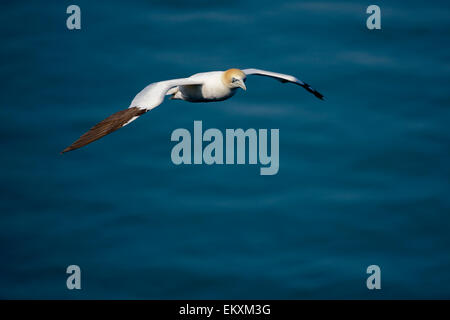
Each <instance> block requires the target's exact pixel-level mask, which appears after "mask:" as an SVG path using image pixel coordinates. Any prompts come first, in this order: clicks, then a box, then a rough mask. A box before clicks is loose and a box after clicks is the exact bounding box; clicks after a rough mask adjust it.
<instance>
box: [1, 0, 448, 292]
mask: <svg viewBox="0 0 450 320" xmlns="http://www.w3.org/2000/svg"><path fill="white" fill-rule="evenodd" d="M76 4H78V5H79V6H80V8H81V20H82V21H81V23H82V29H81V30H79V31H69V30H67V28H66V18H67V17H68V15H67V14H66V8H67V6H68V5H69V3H68V2H64V1H25V2H24V1H20V2H16V1H14V2H13V1H3V2H2V3H1V4H0V17H1V22H2V27H1V28H0V39H1V50H0V61H1V65H0V79H1V80H0V81H1V89H0V90H1V95H0V116H1V120H2V121H1V126H0V141H1V158H0V165H1V169H0V188H1V190H0V298H8V299H16V298H31V299H42V298H62V299H72V298H73V299H83V298H87V299H92V298H106V299H109V298H125V299H129V298H130V299H136V298H137V299H177V298H178V299H179V298H181V299H184V298H191V299H214V298H222V299H225V298H235V299H241V298H254V299H262V298H267V299H305V298H307V299H309V298H344V299H348V298H363V299H366V298H369V299H371V298H377V299H378V298H450V253H449V247H450V229H449V227H450V182H449V181H450V169H449V163H450V109H449V108H450V94H449V85H450V45H449V43H450V41H449V38H450V20H449V18H448V17H449V14H450V12H449V11H450V5H449V2H448V1H408V2H405V1H378V2H377V4H378V5H379V6H380V7H381V17H382V22H381V23H382V29H381V30H378V31H369V30H368V29H367V28H366V18H367V17H368V15H367V14H366V8H367V6H368V4H369V3H368V2H366V1H339V2H337V1H285V2H280V1H230V0H227V1H215V2H212V1H206V0H204V1H123V2H118V1H95V3H94V2H93V1H85V0H78V1H76ZM231 67H238V68H239V67H240V68H248V67H254V68H261V69H267V70H273V71H278V72H283V73H289V74H293V75H296V76H298V77H299V78H300V79H302V80H305V81H306V82H308V83H310V84H311V85H312V86H313V87H315V88H317V89H318V90H319V91H320V92H322V93H323V94H324V95H325V96H326V100H325V101H320V100H318V99H316V98H315V97H314V96H312V95H310V94H308V93H307V92H306V91H305V90H303V89H302V88H299V87H297V86H294V85H289V84H281V83H279V82H277V81H274V80H272V79H268V78H259V77H256V78H251V79H249V80H248V81H247V91H246V92H245V93H244V92H239V93H238V94H237V95H236V96H234V97H233V98H232V99H231V100H228V101H224V102H219V103H214V104H191V103H186V102H182V101H166V102H165V103H164V104H163V105H161V106H160V107H158V108H156V109H154V110H152V111H151V112H150V113H148V114H146V115H145V117H142V118H141V119H139V120H137V121H135V122H134V123H133V124H132V125H129V126H127V127H126V128H124V129H121V130H120V131H118V132H116V133H113V134H112V135H110V136H107V137H106V138H104V139H102V140H100V141H98V142H95V143H93V144H92V145H89V146H88V147H86V148H83V149H80V150H78V151H75V152H71V153H67V154H64V155H60V154H59V152H60V151H61V150H62V149H64V148H65V147H66V146H67V145H68V144H70V143H71V142H73V141H74V140H75V139H76V138H78V137H79V136H80V135H81V134H82V133H83V132H85V131H86V130H87V129H88V128H90V127H91V126H92V125H93V124H95V123H96V122H98V121H100V120H102V119H103V118H105V117H106V116H108V115H110V114H112V113H114V112H116V111H118V110H121V109H124V108H127V107H128V105H129V103H130V101H131V99H132V98H133V97H134V95H135V94H136V93H137V92H138V91H139V90H141V89H142V88H143V87H144V86H146V85H147V84H148V83H150V82H154V81H158V80H164V79H171V78H179V77H185V76H189V75H191V74H193V73H197V72H201V71H210V70H224V69H228V68H231ZM194 120H202V121H203V127H204V128H218V129H220V130H222V131H223V132H225V129H226V128H243V129H247V128H257V129H258V128H269V129H270V128H279V129H280V170H279V173H278V174H277V175H274V176H260V175H259V166H258V165H239V166H238V165H234V166H233V165H222V166H219V165H216V166H207V165H190V166H189V165H184V166H176V165H174V164H173V163H172V161H171V158H170V153H171V149H172V147H173V145H174V143H173V142H171V141H170V135H171V133H172V131H173V130H175V129H176V128H187V129H189V130H190V131H191V132H192V131H193V122H194ZM71 264H76V265H79V266H80V268H81V272H82V290H81V291H77V290H74V291H69V290H67V288H66V278H67V274H66V268H67V266H69V265H71ZM371 264H376V265H379V266H380V268H381V285H382V289H381V290H379V291H376V292H374V291H369V290H368V289H367V288H366V279H367V277H368V275H367V274H366V268H367V267H368V266H369V265H371Z"/></svg>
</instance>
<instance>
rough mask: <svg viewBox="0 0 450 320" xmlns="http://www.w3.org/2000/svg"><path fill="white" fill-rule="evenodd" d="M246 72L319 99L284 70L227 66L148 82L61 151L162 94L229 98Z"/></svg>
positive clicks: (116, 125) (122, 122)
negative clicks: (296, 87) (124, 106)
mask: <svg viewBox="0 0 450 320" xmlns="http://www.w3.org/2000/svg"><path fill="white" fill-rule="evenodd" d="M249 75H258V76H266V77H271V78H275V79H277V80H279V81H281V82H283V83H285V82H291V83H294V84H297V85H299V86H301V87H303V88H305V89H306V90H307V91H308V92H311V93H312V94H314V95H315V96H316V97H317V98H319V99H323V95H322V94H320V93H319V92H318V91H316V90H314V89H313V88H312V87H311V86H310V85H308V84H307V83H305V82H303V81H300V80H298V79H297V78H296V77H294V76H290V75H287V74H282V73H276V72H270V71H264V70H259V69H244V70H240V69H229V70H226V71H211V72H203V73H197V74H194V75H192V76H190V77H189V78H181V79H173V80H166V81H160V82H155V83H151V84H150V85H148V86H147V87H145V88H144V89H143V90H142V91H141V92H139V93H138V94H137V95H136V97H134V99H133V101H131V104H130V106H129V107H128V109H125V110H121V111H119V112H116V113H114V114H113V115H111V116H109V117H108V118H106V119H105V120H103V121H102V122H99V123H98V124H96V125H95V126H93V127H92V128H91V129H90V130H89V131H88V132H86V133H85V134H83V135H82V136H81V137H80V138H79V139H78V140H77V141H75V142H74V143H72V144H71V145H70V146H69V147H67V148H66V149H64V150H63V151H62V153H64V152H68V151H72V150H75V149H78V148H81V147H83V146H85V145H87V144H89V143H91V142H93V141H95V140H98V139H100V138H102V137H104V136H106V135H107V134H109V133H111V132H113V131H116V130H117V129H120V128H122V127H124V126H126V125H127V124H129V123H130V122H132V121H134V120H136V119H137V118H139V117H140V116H141V115H143V114H144V113H146V112H147V111H149V110H151V109H153V108H156V107H157V106H159V105H160V104H161V103H162V102H163V101H164V97H165V96H166V95H170V96H171V99H175V100H184V101H189V102H213V101H222V100H226V99H228V98H231V97H232V96H233V95H234V94H235V93H236V90H237V89H238V88H241V89H243V90H247V87H246V86H245V81H246V79H247V76H249Z"/></svg>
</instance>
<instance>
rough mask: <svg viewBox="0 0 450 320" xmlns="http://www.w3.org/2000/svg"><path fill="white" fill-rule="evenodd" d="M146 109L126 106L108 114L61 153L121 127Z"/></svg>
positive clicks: (79, 146)
mask: <svg viewBox="0 0 450 320" xmlns="http://www.w3.org/2000/svg"><path fill="white" fill-rule="evenodd" d="M146 112H147V110H145V109H140V108H137V107H133V108H128V109H125V110H121V111H119V112H116V113H114V114H112V115H110V116H109V117H108V118H106V119H105V120H103V121H102V122H99V123H97V124H96V125H95V126H93V127H92V128H91V129H90V130H89V131H88V132H86V133H85V134H83V135H82V136H81V137H80V138H79V139H78V140H77V141H75V142H74V143H72V144H71V145H70V146H69V147H67V148H66V149H64V150H63V151H62V152H61V153H64V152H68V151H72V150H75V149H78V148H81V147H83V146H85V145H87V144H89V143H91V142H94V141H95V140H98V139H100V138H102V137H104V136H106V135H107V134H110V133H111V132H113V131H116V130H117V129H120V128H122V127H123V126H124V125H125V124H127V123H128V122H129V121H130V120H131V119H133V118H134V117H139V116H141V115H143V114H144V113H146Z"/></svg>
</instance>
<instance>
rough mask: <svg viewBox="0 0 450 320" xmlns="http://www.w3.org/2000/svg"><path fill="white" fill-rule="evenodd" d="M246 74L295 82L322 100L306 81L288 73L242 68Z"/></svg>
mask: <svg viewBox="0 0 450 320" xmlns="http://www.w3.org/2000/svg"><path fill="white" fill-rule="evenodd" d="M242 71H243V72H244V73H245V74H246V75H257V76H266V77H271V78H275V79H277V80H278V81H281V82H283V83H286V82H291V83H295V84H296V85H299V86H301V87H303V88H305V89H306V90H307V91H308V92H311V93H312V94H313V95H315V96H316V97H317V98H319V99H321V100H323V95H322V94H321V93H320V92H318V91H317V90H315V89H313V88H312V87H311V86H310V85H309V84H307V83H306V82H303V81H300V80H298V79H297V78H296V77H294V76H291V75H288V74H282V73H277V72H271V71H265V70H259V69H253V68H250V69H244V70H242Z"/></svg>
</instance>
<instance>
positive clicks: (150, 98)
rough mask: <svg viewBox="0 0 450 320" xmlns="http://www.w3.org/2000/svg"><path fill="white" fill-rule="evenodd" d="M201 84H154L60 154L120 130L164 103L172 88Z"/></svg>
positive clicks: (177, 80)
mask: <svg viewBox="0 0 450 320" xmlns="http://www.w3.org/2000/svg"><path fill="white" fill-rule="evenodd" d="M202 84H203V83H202V82H199V81H198V80H192V79H188V78H185V79H174V80H167V81H161V82H155V83H152V84H150V85H148V86H147V87H145V88H144V89H143V90H142V91H141V92H139V93H138V94H137V95H136V97H134V99H133V101H132V102H131V104H130V107H129V108H128V109H125V110H121V111H119V112H116V113H114V114H113V115H111V116H109V117H108V118H106V119H105V120H103V121H101V122H99V123H97V124H96V125H95V126H93V127H92V128H91V129H90V130H89V131H88V132H86V133H85V134H83V135H82V136H81V137H80V138H79V139H78V140H77V141H75V142H74V143H72V144H71V145H70V146H69V147H67V148H66V149H64V150H63V151H62V152H61V153H64V152H68V151H72V150H75V149H78V148H81V147H84V146H85V145H87V144H89V143H91V142H94V141H95V140H98V139H100V138H102V137H104V136H106V135H107V134H110V133H111V132H114V131H116V130H117V129H120V128H122V127H124V126H126V125H127V124H129V123H130V122H132V121H134V120H136V119H137V118H139V117H140V116H141V115H143V114H144V113H146V112H147V111H149V110H151V109H153V108H156V107H157V106H159V105H160V104H161V103H162V102H163V101H164V96H165V95H166V93H167V91H169V90H170V89H171V88H173V87H177V86H182V85H202Z"/></svg>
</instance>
